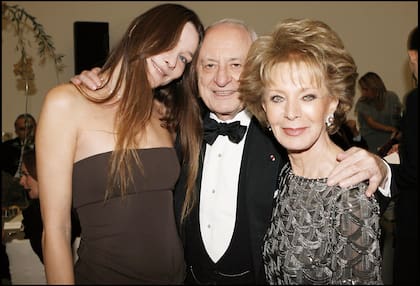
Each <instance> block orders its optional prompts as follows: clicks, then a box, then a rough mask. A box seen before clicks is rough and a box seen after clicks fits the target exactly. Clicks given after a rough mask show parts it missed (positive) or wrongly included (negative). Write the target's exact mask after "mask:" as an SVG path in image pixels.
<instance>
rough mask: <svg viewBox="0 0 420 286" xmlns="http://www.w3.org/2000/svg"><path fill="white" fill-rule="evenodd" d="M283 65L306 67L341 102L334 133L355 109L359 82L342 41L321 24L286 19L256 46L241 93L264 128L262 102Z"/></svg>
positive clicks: (245, 103) (256, 43)
mask: <svg viewBox="0 0 420 286" xmlns="http://www.w3.org/2000/svg"><path fill="white" fill-rule="evenodd" d="M282 62H289V63H291V64H293V65H296V66H298V65H303V66H305V67H306V68H308V71H309V72H310V73H311V74H312V76H313V79H315V81H316V82H317V83H318V84H319V85H320V83H321V82H323V81H325V85H326V87H327V89H328V91H329V93H330V94H331V96H334V97H336V98H337V99H338V100H339V103H338V106H337V109H336V111H335V113H334V122H333V124H332V125H331V126H329V127H328V128H327V131H328V132H329V133H330V134H333V133H335V132H336V131H337V130H338V128H339V126H340V125H341V124H342V123H343V122H344V121H345V119H346V113H347V112H348V111H349V110H350V109H351V107H352V105H353V98H354V95H355V85H356V79H357V67H356V64H355V62H354V60H353V58H352V56H351V55H350V53H349V52H348V51H347V50H346V49H345V48H344V45H343V42H342V41H341V39H340V37H339V36H338V35H337V33H336V32H334V31H333V30H332V29H331V28H330V27H329V26H328V25H327V24H325V23H323V22H321V21H317V20H310V19H302V20H297V19H287V20H284V21H282V22H280V23H279V24H278V25H277V26H276V28H275V30H274V32H273V33H271V34H270V35H268V36H261V37H260V38H258V39H257V40H256V41H255V42H254V43H253V45H252V46H251V48H250V51H249V53H248V57H247V61H246V64H245V66H244V69H243V71H242V73H241V79H240V87H239V92H240V98H241V100H242V101H243V102H244V105H245V107H246V108H247V109H248V110H249V111H250V112H251V113H252V114H254V115H255V117H256V118H257V119H258V120H259V121H260V123H261V124H262V125H263V126H266V125H267V124H268V121H267V117H266V114H265V112H264V110H263V108H262V98H263V95H264V93H265V89H266V87H267V86H268V85H269V84H270V83H271V81H272V71H273V69H274V68H275V66H276V65H277V64H279V63H282Z"/></svg>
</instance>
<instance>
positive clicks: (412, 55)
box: [408, 50, 419, 64]
mask: <svg viewBox="0 0 420 286" xmlns="http://www.w3.org/2000/svg"><path fill="white" fill-rule="evenodd" d="M408 57H409V59H410V62H412V63H415V64H418V62H419V52H418V51H415V50H409V51H408Z"/></svg>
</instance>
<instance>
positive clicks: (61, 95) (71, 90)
mask: <svg viewBox="0 0 420 286" xmlns="http://www.w3.org/2000/svg"><path fill="white" fill-rule="evenodd" d="M79 101H80V93H79V92H78V90H77V89H76V88H75V87H74V85H73V84H70V83H65V84H61V85H58V86H55V87H53V88H51V89H50V90H49V91H48V93H47V95H46V96H45V99H44V105H53V106H54V108H60V109H66V108H71V107H72V105H74V104H77V103H78V102H79Z"/></svg>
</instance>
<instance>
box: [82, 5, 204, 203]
mask: <svg viewBox="0 0 420 286" xmlns="http://www.w3.org/2000/svg"><path fill="white" fill-rule="evenodd" d="M188 22H189V23H191V24H193V26H194V27H195V28H196V30H197V32H198V34H199V45H200V44H201V42H202V39H203V36H204V27H203V25H202V23H201V21H200V19H199V17H198V16H197V14H196V13H195V12H194V11H192V10H190V9H188V8H186V7H184V6H182V5H178V4H162V5H158V6H155V7H153V8H151V9H150V10H148V11H146V12H145V13H143V14H141V15H139V16H138V17H136V18H135V19H134V20H133V21H132V22H131V23H130V25H129V26H128V28H127V31H126V32H125V34H124V35H123V37H122V40H121V41H120V42H119V43H118V44H117V46H116V47H115V48H114V49H113V50H112V51H111V53H110V55H109V57H108V59H107V61H106V62H105V64H104V66H103V67H102V69H101V72H100V74H108V75H109V77H108V81H109V78H110V77H111V75H112V74H113V73H114V71H115V70H116V69H117V67H118V65H119V63H121V69H120V73H119V75H118V77H117V82H116V86H115V88H114V89H113V91H112V92H111V93H110V94H109V96H107V97H105V98H102V99H97V98H92V97H90V96H88V95H86V94H85V95H86V96H87V98H88V99H90V100H91V101H94V102H97V103H105V102H108V101H110V100H111V99H112V98H114V97H115V96H116V95H117V94H118V93H119V92H120V93H121V91H122V96H121V99H120V101H119V106H118V110H117V113H116V119H115V122H114V130H115V132H116V146H115V150H114V151H113V152H112V156H111V158H110V167H109V171H108V172H109V173H108V178H109V181H108V187H107V192H106V196H105V197H106V198H108V197H109V196H110V195H111V194H112V193H113V192H114V191H115V189H116V188H118V189H119V190H120V192H121V195H124V194H125V193H126V191H127V186H128V183H129V181H131V180H132V169H131V168H130V165H131V164H130V163H131V162H132V160H134V161H135V162H136V163H137V165H139V166H141V164H140V160H139V158H138V156H137V153H136V152H135V147H136V143H137V142H138V140H139V134H142V133H143V132H144V130H145V126H146V123H147V122H148V121H149V120H150V118H151V114H152V109H153V100H154V99H157V100H159V101H161V102H162V103H163V104H164V105H165V107H166V115H165V116H164V117H163V118H162V121H163V122H164V124H165V126H166V127H167V128H168V130H170V131H176V132H178V136H179V138H180V142H181V148H182V151H183V154H184V155H185V156H184V157H183V158H182V160H183V162H189V177H188V184H187V196H186V203H188V202H187V200H188V198H190V197H191V193H192V192H193V187H194V182H195V178H196V175H197V170H198V156H199V148H200V143H201V121H200V115H199V109H198V104H197V102H196V100H197V99H196V98H195V97H194V96H193V94H191V92H190V88H189V87H188V86H189V85H190V83H189V81H190V76H191V73H190V72H189V65H190V64H189V65H187V66H186V69H185V71H184V73H183V75H182V77H181V78H179V79H177V80H174V81H172V82H171V83H169V84H168V85H166V86H164V87H161V88H158V89H152V87H151V86H150V84H149V81H148V78H147V65H146V59H147V58H149V57H151V56H153V55H157V54H159V53H162V52H165V51H168V50H171V49H172V48H174V47H175V46H176V44H177V43H178V40H179V38H180V36H181V33H182V30H183V28H184V26H185V24H186V23H188ZM196 55H197V53H195V54H194V57H196ZM123 83H124V88H122V84H123ZM106 84H107V82H106V83H105V84H104V86H105V85H106Z"/></svg>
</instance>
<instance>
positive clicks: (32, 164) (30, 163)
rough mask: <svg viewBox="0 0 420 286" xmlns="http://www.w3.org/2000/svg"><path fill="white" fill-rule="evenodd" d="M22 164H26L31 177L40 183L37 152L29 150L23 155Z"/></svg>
mask: <svg viewBox="0 0 420 286" xmlns="http://www.w3.org/2000/svg"><path fill="white" fill-rule="evenodd" d="M22 162H23V164H25V167H26V170H27V171H28V173H29V175H30V176H31V177H32V178H34V179H35V180H36V181H38V172H37V171H36V156H35V150H28V151H26V152H25V153H23V157H22Z"/></svg>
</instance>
